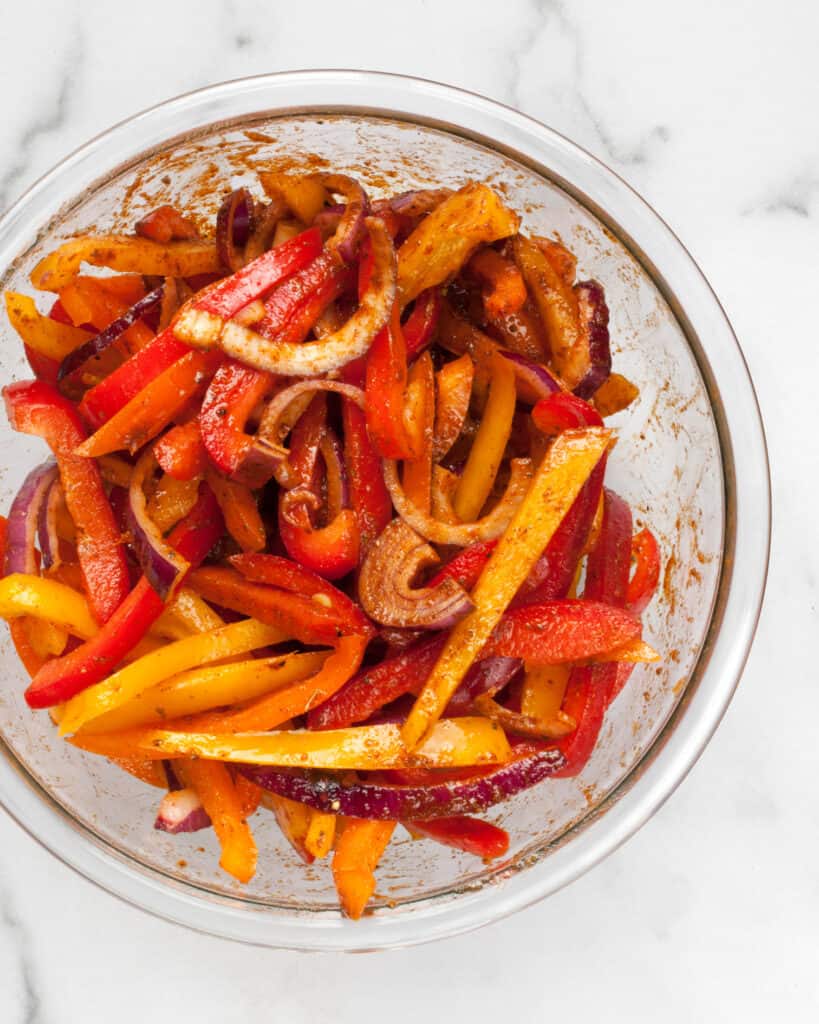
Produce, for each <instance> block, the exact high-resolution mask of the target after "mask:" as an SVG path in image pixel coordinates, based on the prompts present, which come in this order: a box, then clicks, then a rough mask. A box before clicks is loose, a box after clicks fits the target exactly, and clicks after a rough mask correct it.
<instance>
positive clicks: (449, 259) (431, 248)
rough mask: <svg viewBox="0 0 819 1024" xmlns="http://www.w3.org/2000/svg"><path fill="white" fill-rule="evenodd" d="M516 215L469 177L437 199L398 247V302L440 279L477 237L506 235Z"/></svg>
mask: <svg viewBox="0 0 819 1024" xmlns="http://www.w3.org/2000/svg"><path fill="white" fill-rule="evenodd" d="M519 223H520V221H519V218H518V216H517V214H515V213H513V212H512V210H510V209H509V208H508V207H506V206H504V205H503V203H502V202H501V200H500V197H499V196H498V194H497V193H496V192H493V191H492V189H491V188H489V187H488V186H487V185H483V184H480V183H477V182H474V181H471V182H469V183H468V184H466V185H464V187H463V188H462V189H459V190H458V191H457V192H454V193H453V194H452V195H451V196H449V197H448V198H446V199H444V201H443V202H441V203H439V204H438V205H437V206H436V207H435V209H434V210H432V212H431V213H430V214H429V215H428V216H426V217H424V219H423V220H422V221H421V223H420V224H419V225H418V227H417V228H416V229H415V230H414V231H413V232H412V234H411V235H410V236H409V238H407V240H406V241H405V242H404V243H403V245H402V246H401V248H400V249H399V250H398V296H399V301H400V304H401V306H402V307H403V306H405V305H406V304H407V303H408V302H410V301H411V300H412V299H414V298H415V296H416V295H419V294H420V293H421V292H422V291H424V289H426V288H433V287H435V286H436V285H439V284H443V282H444V281H446V280H448V278H450V277H451V276H452V275H453V274H454V273H456V272H457V271H458V270H460V268H461V267H462V266H463V264H464V262H465V261H466V259H467V257H468V256H469V253H470V252H471V251H472V250H473V249H475V248H477V247H478V246H479V245H480V244H481V243H483V242H486V243H488V242H494V241H497V240H498V239H500V238H508V237H509V236H510V235H514V234H515V232H516V231H517V230H518V226H519Z"/></svg>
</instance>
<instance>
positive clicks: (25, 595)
mask: <svg viewBox="0 0 819 1024" xmlns="http://www.w3.org/2000/svg"><path fill="white" fill-rule="evenodd" d="M21 616H31V617H33V618H36V619H43V620H44V621H46V622H53V623H54V624H55V625H57V626H62V627H63V628H64V629H67V630H68V631H69V632H70V633H73V635H74V636H79V637H82V638H83V639H88V638H89V637H92V636H96V635H97V633H98V632H99V626H98V624H97V622H96V620H95V618H94V616H93V615H92V613H91V611H90V609H89V607H88V602H87V601H86V599H85V598H84V597H83V595H82V594H80V593H78V592H77V591H76V590H73V589H72V588H71V587H68V586H66V585H65V584H64V583H59V582H58V581H57V580H52V579H47V578H46V577H43V576H28V575H26V574H25V573H21V572H15V573H12V574H11V575H9V576H4V577H3V579H2V580H0V618H3V619H9V620H11V619H17V618H20V617H21Z"/></svg>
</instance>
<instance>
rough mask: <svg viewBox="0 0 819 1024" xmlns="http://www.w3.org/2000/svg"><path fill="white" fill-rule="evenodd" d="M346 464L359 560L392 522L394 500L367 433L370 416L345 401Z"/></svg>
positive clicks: (343, 407) (352, 403) (379, 460)
mask: <svg viewBox="0 0 819 1024" xmlns="http://www.w3.org/2000/svg"><path fill="white" fill-rule="evenodd" d="M341 419H342V425H343V429H344V461H345V463H346V466H347V481H348V486H349V489H350V504H351V505H352V508H353V511H354V512H355V515H356V519H357V520H358V529H359V560H361V559H363V557H364V555H365V554H366V553H367V550H368V548H369V546H370V544H372V542H373V541H374V540H375V538H376V537H378V535H379V534H380V533H381V531H382V530H383V529H384V527H385V526H386V525H387V523H388V522H389V521H390V519H392V501H391V500H390V495H389V492H388V491H387V488H386V485H385V484H384V477H383V475H382V473H381V459H380V458H379V456H378V452H377V451H376V450H375V448H374V447H373V443H372V441H371V440H370V436H369V434H368V433H367V417H366V415H365V414H364V412H363V411H362V410H361V409H359V408H358V406H357V405H356V404H355V402H352V401H350V399H348V398H342V400H341Z"/></svg>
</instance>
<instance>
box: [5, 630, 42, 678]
mask: <svg viewBox="0 0 819 1024" xmlns="http://www.w3.org/2000/svg"><path fill="white" fill-rule="evenodd" d="M26 626H27V623H26V620H25V619H12V620H11V621H10V622H9V631H10V633H11V642H12V643H13V644H14V649H15V650H16V651H17V657H18V658H19V659H20V661H22V663H23V668H24V669H25V670H26V672H28V674H29V676H31V677H32V678H33V677H34V676H36V675H37V673H38V672H39V671H40V669H41V668H42V667H43V665H45V663H46V659H45V658H41V657H40V655H39V654H38V653H37V652H36V651H35V650H34V647H33V646H32V644H31V637H30V636H29V634H28V629H27V628H26Z"/></svg>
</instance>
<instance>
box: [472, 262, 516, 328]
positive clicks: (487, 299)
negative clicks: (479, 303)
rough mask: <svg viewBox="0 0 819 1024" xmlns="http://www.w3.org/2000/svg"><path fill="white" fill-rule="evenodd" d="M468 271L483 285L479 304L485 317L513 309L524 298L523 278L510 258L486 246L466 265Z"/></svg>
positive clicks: (509, 311)
mask: <svg viewBox="0 0 819 1024" xmlns="http://www.w3.org/2000/svg"><path fill="white" fill-rule="evenodd" d="M466 270H467V273H468V274H471V275H472V276H473V277H475V278H477V280H478V281H479V282H480V284H481V285H482V287H483V304H484V306H485V307H486V313H487V316H489V317H494V316H501V315H503V314H505V313H516V312H517V311H518V310H519V309H520V308H521V306H522V305H523V304H524V302H526V297H527V292H526V282H525V281H524V280H523V277H522V275H521V273H520V271H519V270H518V268H517V267H516V266H515V264H514V263H513V262H512V261H511V260H507V259H505V258H504V257H503V256H501V254H500V253H499V252H497V251H496V250H495V249H492V248H491V247H489V246H487V247H486V248H485V249H479V250H478V252H476V253H475V255H474V256H473V257H472V258H471V259H470V261H469V263H467V265H466Z"/></svg>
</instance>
